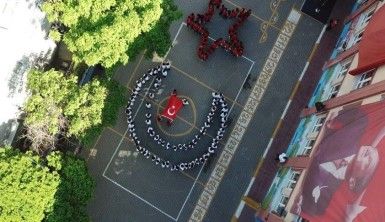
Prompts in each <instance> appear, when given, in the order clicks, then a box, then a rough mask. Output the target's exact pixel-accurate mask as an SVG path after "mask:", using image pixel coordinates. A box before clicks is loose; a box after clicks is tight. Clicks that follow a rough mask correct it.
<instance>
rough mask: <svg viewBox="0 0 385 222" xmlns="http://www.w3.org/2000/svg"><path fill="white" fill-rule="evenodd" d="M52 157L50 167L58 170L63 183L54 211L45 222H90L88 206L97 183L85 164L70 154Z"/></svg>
mask: <svg viewBox="0 0 385 222" xmlns="http://www.w3.org/2000/svg"><path fill="white" fill-rule="evenodd" d="M51 156H53V157H51V158H50V159H48V165H51V166H53V167H55V168H56V169H57V170H58V172H59V174H60V180H61V182H60V186H59V187H58V190H57V192H56V195H55V203H54V205H53V210H52V211H51V212H50V213H48V214H47V216H46V218H45V221H47V222H51V221H52V222H61V221H63V222H67V221H78V222H80V221H88V216H87V213H86V205H87V203H88V200H89V199H90V198H91V197H92V192H93V190H94V188H95V182H94V181H93V180H92V178H91V176H90V175H89V174H88V172H87V166H86V164H85V162H84V161H83V160H81V159H78V158H76V157H75V156H73V155H70V154H67V155H60V154H59V153H55V154H54V155H51ZM58 156H59V157H60V158H57V157H58Z"/></svg>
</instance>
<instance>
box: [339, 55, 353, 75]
mask: <svg viewBox="0 0 385 222" xmlns="http://www.w3.org/2000/svg"><path fill="white" fill-rule="evenodd" d="M351 64H352V60H351V59H349V60H348V61H344V62H342V63H341V67H340V69H339V71H338V74H337V79H338V78H340V77H341V76H345V75H346V73H348V70H349V68H350V65H351Z"/></svg>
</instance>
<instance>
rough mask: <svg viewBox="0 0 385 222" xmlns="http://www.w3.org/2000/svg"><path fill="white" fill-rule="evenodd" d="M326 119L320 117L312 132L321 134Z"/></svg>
mask: <svg viewBox="0 0 385 222" xmlns="http://www.w3.org/2000/svg"><path fill="white" fill-rule="evenodd" d="M325 119H326V117H325V116H322V117H318V119H317V122H316V123H315V124H314V127H313V130H312V132H319V131H320V130H321V127H322V125H323V124H324V122H325Z"/></svg>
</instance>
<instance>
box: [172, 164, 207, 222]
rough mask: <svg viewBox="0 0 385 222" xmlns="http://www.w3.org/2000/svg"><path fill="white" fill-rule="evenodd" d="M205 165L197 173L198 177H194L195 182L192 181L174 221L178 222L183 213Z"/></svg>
mask: <svg viewBox="0 0 385 222" xmlns="http://www.w3.org/2000/svg"><path fill="white" fill-rule="evenodd" d="M205 165H206V162H205V163H204V164H203V165H202V167H201V169H200V170H199V173H198V175H197V177H196V179H195V181H194V183H193V185H192V187H191V189H190V192H189V193H188V194H187V197H186V199H185V200H184V203H183V205H182V207H181V208H180V210H179V213H178V216H177V217H176V221H178V219H179V216H180V215H181V213H182V211H183V208H184V207H185V205H186V203H187V201H188V199H189V198H190V195H191V193H192V191H193V189H194V186H195V183H196V182H197V181H198V178H199V177H200V175H201V173H202V170H203V167H204V166H205ZM203 187H204V186H203Z"/></svg>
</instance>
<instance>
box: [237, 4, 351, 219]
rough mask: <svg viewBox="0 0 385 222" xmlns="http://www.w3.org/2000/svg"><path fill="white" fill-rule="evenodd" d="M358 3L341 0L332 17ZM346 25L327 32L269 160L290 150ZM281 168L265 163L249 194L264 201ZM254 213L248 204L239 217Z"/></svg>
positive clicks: (295, 97)
mask: <svg viewBox="0 0 385 222" xmlns="http://www.w3.org/2000/svg"><path fill="white" fill-rule="evenodd" d="M354 2H355V1H354V0H348V1H344V2H339V1H337V3H336V5H335V7H334V9H333V11H332V13H331V15H330V17H332V18H336V19H340V20H341V21H343V20H344V18H345V17H346V16H347V15H349V14H350V10H351V6H352V5H353V4H354ZM342 28H343V24H340V25H339V26H338V27H336V28H335V29H333V30H331V31H327V32H325V33H324V34H323V37H322V39H321V41H320V44H319V46H318V48H317V50H316V51H315V53H314V55H313V57H312V59H311V61H310V64H309V67H308V69H307V71H306V72H305V74H304V77H303V79H302V81H301V84H300V85H299V87H298V90H297V92H296V94H295V95H294V96H293V99H292V102H291V104H290V107H289V110H290V112H288V113H287V114H286V116H285V119H284V120H283V122H282V125H281V128H280V129H279V130H278V132H277V134H276V136H275V139H274V141H273V143H272V145H271V148H270V152H269V153H268V154H267V157H266V159H267V160H269V159H270V160H272V159H274V158H275V155H276V154H277V153H280V152H285V149H287V147H288V145H289V143H290V140H291V139H292V136H293V135H294V132H295V130H296V128H297V126H298V123H299V121H300V117H299V114H300V112H301V111H302V109H303V108H304V107H305V106H306V105H307V104H308V101H309V99H310V98H311V96H312V93H313V91H314V89H315V87H316V86H317V83H318V80H319V78H320V77H321V75H322V68H323V65H324V63H325V62H326V61H327V60H328V59H329V57H330V55H331V53H332V51H333V49H334V46H335V44H336V42H337V41H338V38H339V34H340V32H341V30H342ZM277 170H278V166H277V165H276V164H275V162H273V161H266V162H264V163H263V165H262V166H261V168H260V170H259V173H258V175H257V177H256V179H255V183H254V184H253V185H252V186H251V189H250V192H249V195H248V196H249V197H251V198H252V199H253V200H256V201H257V202H262V201H263V199H264V197H265V195H266V192H267V191H268V189H269V187H270V185H271V182H272V180H273V179H274V176H275V174H276V172H277ZM254 215H255V210H254V209H252V208H250V207H248V206H245V207H244V209H243V211H242V214H241V215H240V217H239V221H242V222H246V221H254V219H255V217H254Z"/></svg>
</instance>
